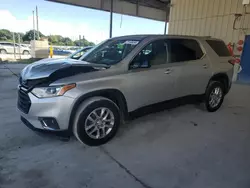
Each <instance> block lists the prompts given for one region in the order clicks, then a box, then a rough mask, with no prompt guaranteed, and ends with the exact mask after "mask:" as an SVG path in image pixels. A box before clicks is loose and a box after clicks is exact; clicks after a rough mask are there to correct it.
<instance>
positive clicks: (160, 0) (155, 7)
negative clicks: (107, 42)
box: [48, 0, 170, 37]
mask: <svg viewBox="0 0 250 188" xmlns="http://www.w3.org/2000/svg"><path fill="white" fill-rule="evenodd" d="M48 1H52V2H58V3H64V4H69V5H75V6H81V7H86V8H92V9H96V10H103V11H108V12H110V37H112V20H113V13H119V14H124V15H130V16H136V17H141V18H148V19H153V20H158V21H164V22H165V23H167V22H168V18H169V11H170V6H169V5H170V0H48ZM164 33H166V24H165V30H164Z"/></svg>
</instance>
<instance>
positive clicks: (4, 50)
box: [0, 42, 30, 55]
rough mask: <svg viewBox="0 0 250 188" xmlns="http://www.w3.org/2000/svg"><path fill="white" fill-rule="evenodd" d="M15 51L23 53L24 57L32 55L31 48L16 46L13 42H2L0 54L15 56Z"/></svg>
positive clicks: (0, 43)
mask: <svg viewBox="0 0 250 188" xmlns="http://www.w3.org/2000/svg"><path fill="white" fill-rule="evenodd" d="M14 49H15V51H16V53H17V54H19V53H21V54H23V55H29V54H30V48H29V47H27V46H24V45H19V44H15V48H14V43H11V42H0V54H14Z"/></svg>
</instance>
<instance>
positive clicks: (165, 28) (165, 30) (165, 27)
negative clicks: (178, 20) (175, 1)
mask: <svg viewBox="0 0 250 188" xmlns="http://www.w3.org/2000/svg"><path fill="white" fill-rule="evenodd" d="M167 19H168V7H166V19H165V26H164V35H166V33H167Z"/></svg>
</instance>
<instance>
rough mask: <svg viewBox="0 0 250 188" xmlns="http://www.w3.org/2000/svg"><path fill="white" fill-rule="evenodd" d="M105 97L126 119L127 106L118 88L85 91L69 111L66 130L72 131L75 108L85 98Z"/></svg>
mask: <svg viewBox="0 0 250 188" xmlns="http://www.w3.org/2000/svg"><path fill="white" fill-rule="evenodd" d="M96 96H99V97H105V98H107V99H110V100H111V101H113V102H114V103H115V104H116V105H117V106H118V107H119V108H120V110H121V111H122V114H121V115H122V118H123V119H127V117H128V107H127V102H126V99H125V97H124V95H123V93H122V92H121V91H120V90H118V89H102V90H96V91H92V92H89V93H86V94H84V95H82V96H81V97H79V98H78V99H77V101H76V102H75V103H74V105H73V107H72V110H71V113H70V118H69V128H68V130H69V131H71V132H72V128H73V124H74V118H75V115H76V112H77V109H78V107H79V105H80V104H82V103H83V102H84V101H85V100H87V99H89V98H92V97H96Z"/></svg>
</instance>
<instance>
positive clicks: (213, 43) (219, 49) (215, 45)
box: [207, 40, 231, 57]
mask: <svg viewBox="0 0 250 188" xmlns="http://www.w3.org/2000/svg"><path fill="white" fill-rule="evenodd" d="M207 43H208V44H209V46H210V47H211V48H212V49H213V50H214V51H215V53H216V54H217V55H218V56H220V57H227V56H231V55H230V53H229V50H228V49H227V46H226V44H225V43H224V42H223V41H221V40H207Z"/></svg>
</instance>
